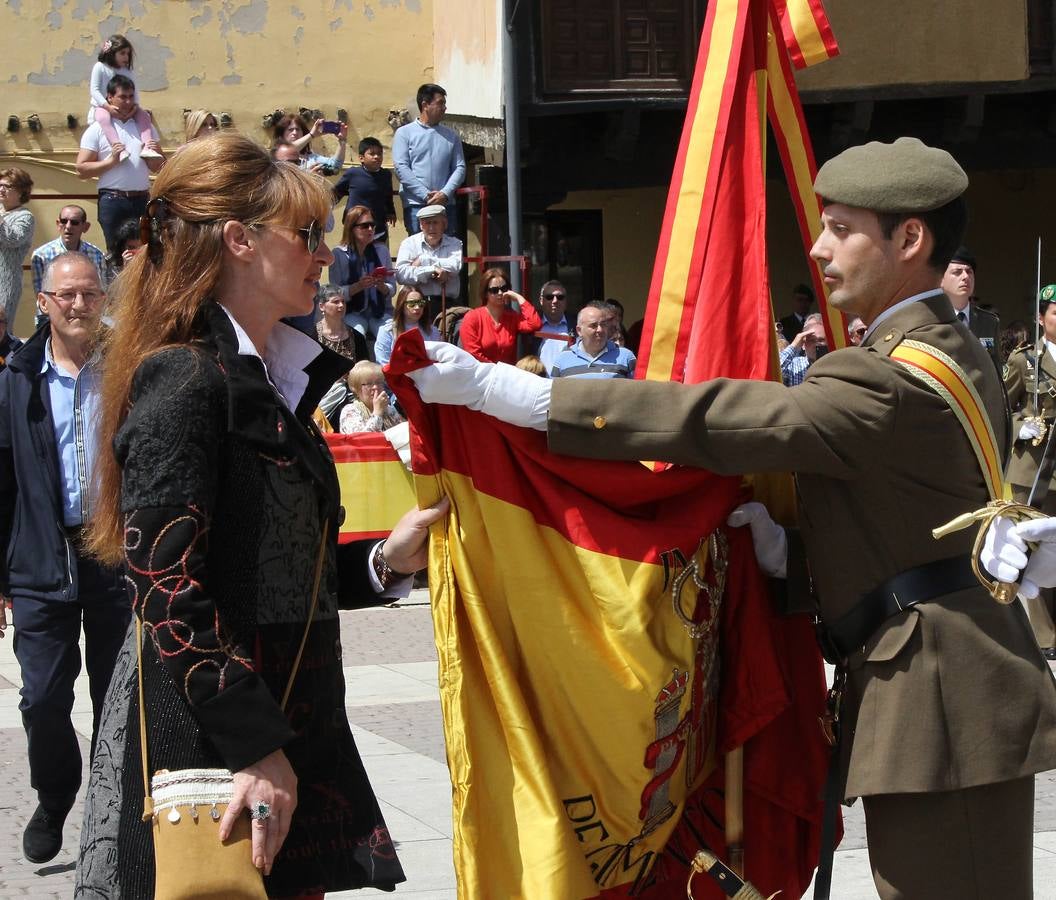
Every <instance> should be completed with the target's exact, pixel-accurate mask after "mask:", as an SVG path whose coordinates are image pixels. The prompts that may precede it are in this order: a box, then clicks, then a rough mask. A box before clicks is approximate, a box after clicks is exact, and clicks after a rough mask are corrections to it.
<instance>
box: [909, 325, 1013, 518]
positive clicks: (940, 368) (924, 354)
mask: <svg viewBox="0 0 1056 900" xmlns="http://www.w3.org/2000/svg"><path fill="white" fill-rule="evenodd" d="M891 358H892V359H893V360H895V361H896V362H897V363H898V364H899V365H900V366H902V368H904V369H905V370H906V371H907V372H909V373H910V374H911V375H913V376H914V377H916V378H918V379H920V380H921V381H923V382H924V383H925V384H926V385H928V387H930V388H931V389H932V390H934V391H935V392H936V393H937V394H938V395H939V396H940V397H942V399H943V400H945V401H946V403H947V404H949V407H950V409H952V410H953V413H954V415H955V416H957V421H959V422H960V423H961V427H962V428H963V429H964V433H965V435H967V437H968V442H969V443H970V444H971V445H972V450H973V451H974V452H975V458H976V459H977V460H978V461H979V468H980V469H981V470H982V473H983V480H984V481H985V482H986V489H987V491H989V493H990V499H991V500H999V499H1000V498H1001V496H1002V491H1003V487H1004V486H1003V483H1002V479H1001V454H1000V452H999V451H998V446H997V437H996V436H995V435H994V429H993V426H992V425H991V424H990V418H989V416H987V414H986V412H985V411H984V409H983V401H982V398H981V397H980V396H979V392H978V391H977V390H976V389H975V386H974V385H973V384H972V382H971V379H969V378H968V376H967V374H966V373H965V371H964V369H962V368H961V367H960V366H959V365H957V363H956V362H954V360H953V359H952V358H951V357H949V356H948V355H947V354H945V353H943V352H942V351H941V350H939V349H937V348H935V347H932V346H931V345H930V344H925V343H922V342H921V341H912V340H905V341H902V343H901V344H899V345H898V346H897V347H896V348H895V349H894V350H893V351H892V352H891Z"/></svg>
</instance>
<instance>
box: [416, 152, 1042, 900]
mask: <svg viewBox="0 0 1056 900" xmlns="http://www.w3.org/2000/svg"><path fill="white" fill-rule="evenodd" d="M967 184H968V179H967V176H966V175H965V174H964V172H963V170H962V169H961V168H960V166H959V165H957V163H956V161H955V160H954V159H953V158H952V157H951V156H950V155H949V154H948V153H946V152H945V151H942V150H938V149H934V148H930V147H927V146H925V145H924V144H922V143H921V142H920V141H918V140H916V139H912V138H900V139H899V140H898V141H895V142H894V143H893V144H881V143H871V144H867V145H865V146H861V147H853V148H851V149H849V150H846V151H844V152H843V153H841V154H840V155H839V156H837V157H835V158H834V159H832V160H830V161H829V162H827V163H826V164H825V165H824V166H823V167H822V168H821V170H820V172H819V173H818V177H817V180H816V182H815V190H816V191H817V192H818V194H819V195H820V196H821V197H822V199H823V204H824V211H823V215H822V227H823V230H822V233H821V235H820V236H819V238H818V240H817V242H816V243H815V245H814V247H813V249H812V251H811V255H812V256H813V257H814V258H815V259H816V260H818V261H819V262H820V263H821V265H822V267H823V271H824V275H825V280H826V283H827V284H828V286H829V288H830V290H831V300H830V302H831V303H832V304H833V305H834V306H836V307H837V308H838V309H840V310H841V311H843V312H845V313H847V314H848V315H858V316H861V318H862V320H863V321H864V322H865V323H866V325H867V327H868V331H867V333H866V335H865V337H864V339H863V340H862V344H861V347H858V348H847V349H844V350H836V351H834V352H831V353H829V354H827V355H826V356H824V357H822V358H821V359H819V360H818V361H817V362H816V363H815V364H814V365H813V366H811V368H810V370H809V372H808V373H807V376H806V378H805V380H804V382H803V384H801V385H799V386H797V387H794V388H785V387H784V386H782V385H781V384H778V383H774V382H764V381H747V380H734V379H722V378H720V379H716V380H713V381H708V382H704V383H702V384H696V385H682V384H677V383H659V382H647V381H627V380H623V379H611V380H608V381H605V382H589V383H585V382H582V381H577V380H576V379H557V380H555V381H546V382H545V383H541V384H538V385H535V384H532V383H531V381H532V379H531V376H522V375H521V373H520V372H519V370H513V369H512V368H511V367H504V366H491V365H482V364H480V363H477V362H476V361H475V360H473V359H472V358H469V357H468V354H465V353H463V352H461V351H459V350H457V348H454V347H448V346H445V345H439V344H435V345H434V344H430V345H429V346H428V352H429V355H430V357H431V358H432V359H434V360H435V361H436V364H434V365H433V366H429V367H426V368H425V369H421V370H419V371H418V372H415V373H413V374H412V378H413V379H414V380H415V382H416V383H417V385H418V389H419V391H420V392H421V394H422V397H423V398H424V399H425V400H426V401H430V402H441V403H461V404H466V405H468V406H470V407H471V408H473V409H481V410H483V412H485V413H487V414H490V415H494V416H497V417H498V418H502V419H504V420H506V421H509V422H513V423H514V424H517V425H521V426H528V427H535V428H539V429H540V430H542V429H546V430H547V431H548V437H549V443H550V447H551V449H553V450H556V451H557V452H561V453H568V454H574V455H578V456H589V457H596V458H607V459H629V460H636V459H658V460H667V461H671V462H676V463H680V464H683V465H695V466H703V467H706V468H708V469H711V470H713V471H715V472H719V473H724V474H730V475H733V474H743V473H748V472H763V471H791V472H795V473H796V476H797V482H798V487H799V490H798V497H799V503H800V514H799V523H800V526H801V529H802V536H803V539H804V543H805V545H806V551H807V555H808V557H809V561H810V565H811V572H812V577H813V583H814V586H815V588H816V592H817V604H818V615H819V620H820V623H821V625H822V626H823V627H824V628H825V630H826V631H827V633H828V635H829V638H830V643H831V644H834V645H835V647H836V654H837V662H838V666H839V670H840V671H842V672H844V673H845V677H846V690H845V692H844V696H843V707H842V714H841V722H842V732H843V740H842V747H841V753H840V756H839V760H840V763H839V765H840V768H839V769H838V770H837V771H838V772H839V773H840V774H841V775H842V784H843V787H842V791H840V796H841V797H844V798H846V799H851V798H855V797H862V798H863V803H864V806H865V815H866V827H867V831H868V843H869V855H870V861H871V863H872V867H873V878H874V882H875V884H876V888H877V891H878V892H879V894H880V896H881V897H883V898H885V900H889V898H890V900H894V898H935V897H1002V898H1005V900H1022V898H1028V897H1030V896H1031V895H1032V892H1033V888H1032V831H1033V805H1034V804H1033V799H1034V777H1033V776H1034V774H1035V773H1037V772H1040V771H1044V770H1046V769H1050V768H1053V767H1056V685H1054V683H1053V679H1052V676H1051V674H1050V672H1049V669H1048V665H1047V664H1046V663H1045V660H1044V659H1043V658H1042V656H1041V654H1040V653H1039V652H1038V649H1037V647H1036V645H1035V643H1034V640H1033V637H1032V636H1031V634H1030V631H1029V628H1028V623H1027V621H1026V616H1025V614H1024V612H1023V609H1022V608H1021V607H1020V606H1019V604H1015V603H1014V604H1011V605H1007V606H1005V605H999V604H997V603H995V602H994V601H993V600H992V599H991V597H990V596H989V594H988V592H987V591H986V590H985V589H983V588H982V587H981V586H980V585H979V584H978V582H977V581H976V580H975V579H974V577H972V576H971V574H970V565H969V561H968V554H969V551H970V548H971V541H972V536H971V535H970V534H968V533H965V532H959V533H957V534H955V535H953V536H951V537H950V538H947V539H945V540H944V541H942V542H938V541H935V540H934V539H933V538H932V536H931V529H932V528H933V527H935V526H937V525H939V524H942V523H944V522H946V521H948V520H949V519H951V518H953V517H954V516H956V515H959V514H961V513H964V512H967V511H969V510H974V509H976V508H978V507H980V506H982V505H983V504H984V503H985V502H986V501H987V499H988V498H989V493H988V489H987V487H986V482H985V479H984V476H983V474H982V470H981V468H980V465H979V463H978V461H977V458H976V456H975V453H974V452H973V449H972V444H971V442H970V439H969V437H968V435H967V433H966V432H965V430H964V428H963V427H962V425H961V424H960V421H959V420H958V418H957V416H956V415H955V413H954V411H953V410H952V409H951V407H950V406H949V405H948V402H947V401H946V400H944V399H943V398H942V397H941V396H940V395H939V394H938V393H937V392H935V391H934V390H933V389H932V388H931V387H929V386H928V385H927V384H925V383H924V382H923V381H921V380H918V379H917V378H916V377H914V376H913V375H911V374H910V373H909V372H908V371H907V370H906V369H905V368H903V367H902V366H901V365H899V364H898V363H897V362H896V360H895V359H893V358H892V353H893V352H894V351H895V349H896V348H898V347H899V346H900V344H902V342H903V341H906V340H913V341H916V342H919V343H922V344H926V345H928V346H930V347H932V348H936V349H938V350H940V351H942V352H943V353H944V354H946V356H947V357H948V358H949V359H950V360H951V361H952V362H953V363H955V364H956V366H957V367H959V369H960V370H961V372H962V373H964V376H965V379H966V380H967V381H970V382H971V384H972V385H973V386H974V387H975V389H976V391H977V393H978V395H979V396H980V398H981V404H982V414H983V415H984V416H986V417H988V418H989V420H990V422H991V424H992V426H993V431H994V432H995V433H996V434H997V435H999V438H998V442H999V443H1003V442H1004V441H1003V438H1004V430H1003V420H1004V412H1003V406H1004V399H1005V398H1004V393H1003V391H1002V387H1001V382H1000V379H999V378H998V374H997V372H996V371H995V370H994V366H993V363H992V362H991V361H990V359H989V357H988V356H987V353H986V351H985V350H984V349H983V347H982V345H981V344H980V343H979V341H978V340H975V339H974V338H972V337H971V336H970V334H969V333H968V332H967V331H966V330H965V329H964V328H963V327H961V326H960V325H957V324H956V320H955V317H954V311H953V307H952V306H951V304H950V301H949V299H948V298H947V297H946V296H945V295H944V294H943V292H942V290H941V288H940V286H939V285H940V280H941V278H942V275H943V273H944V272H945V270H946V267H947V264H948V262H949V260H950V258H951V256H952V254H953V253H954V251H955V250H956V248H957V246H958V244H959V242H960V240H961V235H962V232H963V229H964V223H965V219H966V207H965V203H964V200H963V197H962V194H963V193H964V191H965V189H966V187H967ZM534 381H537V382H543V381H544V380H543V379H534ZM1000 449H1003V448H999V451H1000ZM848 560H854V561H855V562H854V565H849V564H848V562H847V561H848Z"/></svg>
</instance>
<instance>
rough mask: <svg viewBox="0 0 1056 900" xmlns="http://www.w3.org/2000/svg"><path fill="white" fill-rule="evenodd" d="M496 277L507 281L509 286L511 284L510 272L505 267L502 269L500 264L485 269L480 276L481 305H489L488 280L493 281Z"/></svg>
mask: <svg viewBox="0 0 1056 900" xmlns="http://www.w3.org/2000/svg"><path fill="white" fill-rule="evenodd" d="M496 278H501V279H502V280H503V281H504V282H506V285H507V287H509V284H510V276H509V273H507V271H506V270H505V269H500V268H499V267H498V266H494V267H493V268H490V269H485V270H484V271H483V272H482V273H481V276H480V305H481V306H487V305H488V282H489V281H493V280H494V279H496Z"/></svg>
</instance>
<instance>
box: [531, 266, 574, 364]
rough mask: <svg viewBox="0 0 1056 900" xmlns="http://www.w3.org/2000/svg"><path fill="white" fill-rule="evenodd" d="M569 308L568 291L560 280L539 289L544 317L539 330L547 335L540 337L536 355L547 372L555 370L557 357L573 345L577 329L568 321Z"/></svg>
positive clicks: (540, 305) (541, 310) (550, 282)
mask: <svg viewBox="0 0 1056 900" xmlns="http://www.w3.org/2000/svg"><path fill="white" fill-rule="evenodd" d="M567 308H568V292H567V291H566V290H565V286H564V285H563V284H562V283H561V282H560V281H553V280H551V281H548V282H546V283H545V284H544V285H543V286H542V287H541V288H540V289H539V312H540V314H541V315H542V317H543V327H542V328H540V329H539V332H540V334H541V335H547V337H540V338H539V339H538V341H537V344H536V347H535V355H536V356H538V357H539V361H540V362H541V363H542V364H543V368H544V369H546V371H547V374H549V373H550V372H552V371H553V368H554V363H555V362H557V358H558V357H559V356H560V355H561V354H562V353H564V351H566V350H567V349H568V348H569V347H570V346H571V345H572V340H571V337H572V335H574V334H575V329H574V328H573V327H572V325H571V324H570V322H569V321H568V316H567V315H566V310H567ZM554 335H559V336H558V337H555V336H554ZM564 335H568V337H567V338H566V337H564Z"/></svg>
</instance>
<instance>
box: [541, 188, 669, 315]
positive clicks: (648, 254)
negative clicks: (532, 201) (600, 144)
mask: <svg viewBox="0 0 1056 900" xmlns="http://www.w3.org/2000/svg"><path fill="white" fill-rule="evenodd" d="M666 202H667V188H666V187H664V188H639V189H631V190H626V191H571V192H570V193H569V194H568V196H567V197H566V198H565V199H564V200H563V201H562V202H561V203H557V204H555V205H554V206H551V207H550V209H555V210H558V209H597V210H601V213H602V233H603V235H604V241H605V247H604V254H603V256H604V259H603V262H604V266H605V291H604V294H603V296H605V297H615V298H616V299H617V300H619V301H620V302H621V303H622V304H623V306H624V318H625V320H626V322H627V323H628V324H630V323H631V322H635V321H637V320H638V319H640V318H641V317H642V315H643V314H644V313H645V301H646V297H647V296H648V294H649V280H650V279H651V278H652V275H653V258H654V257H655V256H656V242H657V239H658V236H659V234H660V224H661V222H662V221H663V218H664V204H665V203H666Z"/></svg>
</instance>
